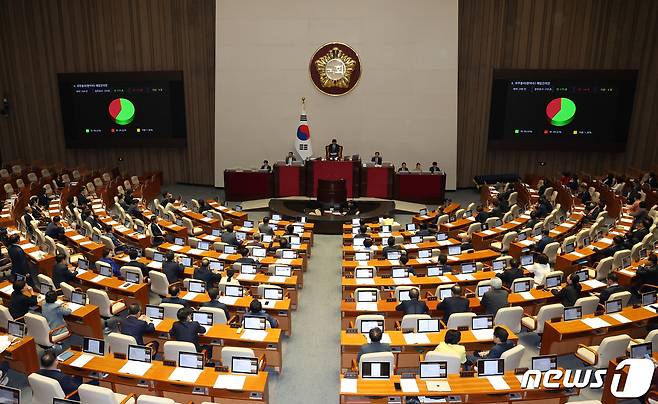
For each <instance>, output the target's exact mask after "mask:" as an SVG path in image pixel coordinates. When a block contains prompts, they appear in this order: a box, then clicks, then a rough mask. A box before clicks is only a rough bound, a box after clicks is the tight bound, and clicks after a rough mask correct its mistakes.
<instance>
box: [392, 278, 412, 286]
mask: <svg viewBox="0 0 658 404" xmlns="http://www.w3.org/2000/svg"><path fill="white" fill-rule="evenodd" d="M393 283H394V284H396V285H411V279H409V278H393Z"/></svg>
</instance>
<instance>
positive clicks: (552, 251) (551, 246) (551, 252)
mask: <svg viewBox="0 0 658 404" xmlns="http://www.w3.org/2000/svg"><path fill="white" fill-rule="evenodd" d="M559 249H560V243H558V242H553V243H548V244H547V245H546V247H544V251H543V252H544V254H545V255H546V256H547V257H548V262H550V263H551V264H555V258H556V257H557V252H558V250H559Z"/></svg>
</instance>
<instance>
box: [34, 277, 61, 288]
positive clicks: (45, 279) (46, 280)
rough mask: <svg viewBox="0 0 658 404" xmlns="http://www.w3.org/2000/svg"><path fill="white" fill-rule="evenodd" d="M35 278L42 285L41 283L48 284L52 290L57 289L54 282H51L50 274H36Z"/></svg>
mask: <svg viewBox="0 0 658 404" xmlns="http://www.w3.org/2000/svg"><path fill="white" fill-rule="evenodd" d="M37 280H38V281H39V283H40V284H42V285H43V284H45V285H48V286H50V287H51V288H52V289H53V290H57V288H56V287H55V283H54V282H53V280H52V278H51V277H50V276H48V275H44V274H38V275H37Z"/></svg>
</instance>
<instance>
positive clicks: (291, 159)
mask: <svg viewBox="0 0 658 404" xmlns="http://www.w3.org/2000/svg"><path fill="white" fill-rule="evenodd" d="M295 161H297V159H296V158H294V157H290V156H286V164H292V163H294V162H295Z"/></svg>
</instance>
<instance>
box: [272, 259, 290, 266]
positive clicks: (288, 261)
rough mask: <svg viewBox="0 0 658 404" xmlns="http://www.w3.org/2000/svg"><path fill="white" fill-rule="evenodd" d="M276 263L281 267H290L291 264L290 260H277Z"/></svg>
mask: <svg viewBox="0 0 658 404" xmlns="http://www.w3.org/2000/svg"><path fill="white" fill-rule="evenodd" d="M276 263H277V264H281V265H290V264H292V259H290V258H277V260H276Z"/></svg>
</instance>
